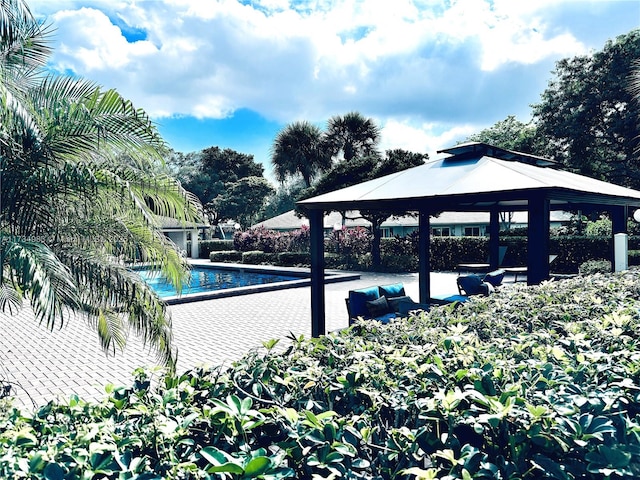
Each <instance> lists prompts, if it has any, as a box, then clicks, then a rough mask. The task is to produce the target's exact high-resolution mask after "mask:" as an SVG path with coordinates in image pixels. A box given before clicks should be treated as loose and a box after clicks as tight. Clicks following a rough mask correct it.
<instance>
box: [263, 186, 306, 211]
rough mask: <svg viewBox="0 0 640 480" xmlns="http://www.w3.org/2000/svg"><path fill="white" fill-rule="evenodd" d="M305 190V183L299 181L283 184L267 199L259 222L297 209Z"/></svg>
mask: <svg viewBox="0 0 640 480" xmlns="http://www.w3.org/2000/svg"><path fill="white" fill-rule="evenodd" d="M304 189H305V185H304V181H303V180H302V179H301V178H300V179H298V180H293V181H286V182H282V183H280V184H279V185H278V187H277V189H276V190H275V191H274V192H273V193H272V194H271V195H270V196H269V198H267V200H266V202H265V206H264V209H263V210H262V212H260V214H259V218H258V221H259V222H260V221H262V220H266V219H268V218H272V217H275V216H277V215H280V214H282V213H285V212H288V211H289V210H293V209H294V208H296V200H297V199H298V197H299V196H300V194H301V192H302V191H303V190H304Z"/></svg>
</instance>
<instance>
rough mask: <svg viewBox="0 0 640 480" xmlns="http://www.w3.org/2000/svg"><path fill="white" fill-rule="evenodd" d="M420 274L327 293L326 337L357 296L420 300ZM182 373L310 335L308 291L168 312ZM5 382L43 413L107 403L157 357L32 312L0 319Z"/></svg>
mask: <svg viewBox="0 0 640 480" xmlns="http://www.w3.org/2000/svg"><path fill="white" fill-rule="evenodd" d="M431 275H432V277H431V278H432V279H431V282H432V293H433V294H444V293H454V292H455V291H457V290H456V284H455V277H456V275H455V274H451V273H432V274H431ZM417 278H418V277H417V274H398V275H388V274H372V273H362V274H361V278H360V279H359V280H353V281H348V282H342V283H334V284H328V285H327V286H326V293H325V297H326V306H327V313H326V323H327V330H328V331H332V330H337V329H340V328H344V327H346V326H347V313H346V307H345V301H344V299H345V298H346V296H347V292H348V291H349V290H352V289H354V288H358V287H364V286H369V285H383V284H388V283H394V282H397V281H400V282H403V283H404V284H405V289H406V291H407V294H409V295H411V296H412V297H413V298H414V299H418V283H417ZM169 309H170V311H171V314H172V318H173V331H174V344H175V346H177V347H178V350H179V354H178V372H182V371H185V370H188V369H190V368H193V367H196V366H199V365H203V364H204V365H212V366H213V365H220V364H230V363H231V362H233V361H234V360H237V359H239V358H240V357H241V356H242V355H244V354H245V353H247V352H249V351H250V350H251V349H253V348H258V347H261V346H262V342H263V341H266V340H269V339H272V338H275V339H283V341H284V342H286V337H288V336H290V334H291V333H293V334H294V335H296V336H299V335H305V336H307V337H308V336H310V335H311V310H310V288H309V287H302V288H295V289H288V290H278V291H271V292H263V293H255V294H251V295H244V296H239V297H229V298H219V299H214V300H205V301H201V302H193V303H185V304H180V305H173V306H171V307H169ZM0 332H2V334H1V335H0V380H4V381H9V382H11V385H12V392H13V394H14V395H15V396H16V405H18V406H26V407H31V406H34V405H35V406H39V405H42V404H44V403H46V402H47V401H49V400H52V399H56V398H59V399H68V398H69V396H71V395H73V394H76V395H78V396H79V397H81V398H83V399H86V400H89V399H99V398H102V397H104V395H105V393H104V392H105V391H104V387H105V385H106V384H108V383H113V384H115V385H130V384H131V382H132V379H133V376H132V372H133V371H134V370H135V369H136V368H138V367H143V366H147V367H152V366H155V365H157V362H156V358H155V355H154V354H153V353H152V352H150V351H149V349H148V348H146V347H145V346H144V345H143V344H142V343H141V341H140V340H139V339H138V338H137V337H136V336H135V335H133V334H132V335H131V337H130V338H129V340H128V343H127V348H126V349H125V351H124V352H119V351H118V352H116V354H115V355H106V354H105V353H104V352H103V350H102V349H101V348H100V345H99V343H98V337H97V334H96V333H95V331H94V330H93V328H91V327H90V326H88V325H87V324H86V321H85V320H84V319H83V318H80V317H76V316H69V318H67V319H66V321H65V324H64V326H62V328H58V327H56V328H55V329H54V330H53V331H50V330H48V329H47V328H46V326H44V325H39V324H38V323H37V322H36V321H35V320H34V319H33V313H32V312H31V310H30V309H29V308H24V309H22V310H21V311H20V312H19V313H17V314H14V315H9V314H8V313H0Z"/></svg>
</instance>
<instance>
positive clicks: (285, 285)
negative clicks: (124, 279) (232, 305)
mask: <svg viewBox="0 0 640 480" xmlns="http://www.w3.org/2000/svg"><path fill="white" fill-rule="evenodd" d="M189 263H190V264H191V265H194V266H198V267H211V268H222V269H228V270H232V269H233V270H237V269H241V270H249V271H257V272H260V271H263V272H269V273H274V274H277V273H282V274H292V273H294V274H297V275H305V276H308V277H306V278H300V280H288V281H285V282H273V283H265V284H261V285H247V286H245V287H235V288H226V289H223V290H217V291H213V292H199V293H190V294H186V295H181V296H172V297H165V298H163V299H162V300H163V301H164V302H165V303H166V304H167V305H179V304H182V303H191V302H200V301H203V300H214V299H216V298H228V297H237V296H241V295H250V294H253V293H262V292H272V291H276V290H286V289H289V288H301V287H308V286H310V285H311V278H310V275H311V269H310V268H307V267H282V266H278V265H254V264H246V263H223V262H211V261H208V260H200V261H198V260H190V261H189ZM359 279H360V274H359V273H353V272H345V271H343V270H325V279H324V283H325V285H326V284H331V283H338V282H348V281H351V280H359Z"/></svg>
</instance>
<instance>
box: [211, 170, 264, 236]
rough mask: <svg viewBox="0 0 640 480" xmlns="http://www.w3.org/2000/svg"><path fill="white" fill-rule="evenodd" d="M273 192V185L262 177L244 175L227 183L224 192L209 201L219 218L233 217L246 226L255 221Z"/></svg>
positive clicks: (228, 218) (227, 218)
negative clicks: (235, 180) (233, 181)
mask: <svg viewBox="0 0 640 480" xmlns="http://www.w3.org/2000/svg"><path fill="white" fill-rule="evenodd" d="M273 193H274V189H273V187H272V186H271V184H270V183H269V182H268V181H267V180H266V179H265V178H264V177H244V178H241V179H240V180H238V181H237V182H235V183H228V184H227V185H226V189H225V190H224V192H223V193H221V194H220V195H218V196H217V197H216V198H214V199H213V200H212V201H211V202H210V204H211V209H212V210H214V211H215V212H216V216H217V218H218V219H219V220H230V219H234V220H236V221H237V222H238V223H240V225H242V226H243V227H248V226H250V225H251V224H252V223H254V222H255V220H256V219H257V216H258V214H259V213H260V211H261V210H262V208H263V207H264V203H265V201H266V200H267V198H268V197H269V195H272V194H273Z"/></svg>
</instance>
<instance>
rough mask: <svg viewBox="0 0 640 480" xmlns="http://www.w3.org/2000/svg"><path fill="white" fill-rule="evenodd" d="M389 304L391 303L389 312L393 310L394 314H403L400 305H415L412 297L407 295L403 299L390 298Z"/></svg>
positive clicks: (388, 299)
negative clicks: (404, 303)
mask: <svg viewBox="0 0 640 480" xmlns="http://www.w3.org/2000/svg"><path fill="white" fill-rule="evenodd" d="M381 298H382V297H381ZM387 302H388V303H389V310H391V311H392V312H401V311H402V310H400V304H401V303H403V302H406V303H414V301H413V300H412V299H411V297H409V296H407V295H404V296H401V297H389V298H387Z"/></svg>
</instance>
